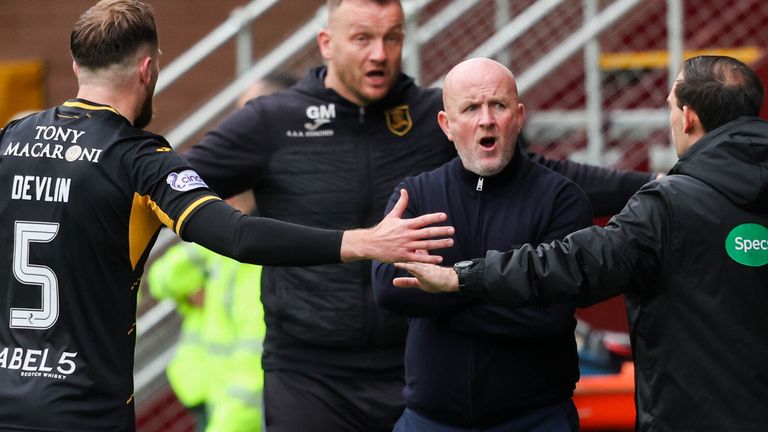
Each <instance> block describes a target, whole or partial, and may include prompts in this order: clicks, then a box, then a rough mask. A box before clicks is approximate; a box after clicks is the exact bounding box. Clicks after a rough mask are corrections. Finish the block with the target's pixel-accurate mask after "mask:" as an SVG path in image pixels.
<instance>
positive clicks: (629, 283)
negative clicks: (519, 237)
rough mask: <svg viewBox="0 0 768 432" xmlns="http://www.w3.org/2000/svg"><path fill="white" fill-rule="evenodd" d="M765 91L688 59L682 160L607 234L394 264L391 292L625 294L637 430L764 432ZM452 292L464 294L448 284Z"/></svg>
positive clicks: (681, 96) (675, 98) (745, 70)
mask: <svg viewBox="0 0 768 432" xmlns="http://www.w3.org/2000/svg"><path fill="white" fill-rule="evenodd" d="M762 100H763V86H762V84H761V83H760V80H759V78H758V77H757V76H756V75H755V73H754V72H753V71H752V70H750V69H749V67H747V66H746V65H744V64H743V63H741V62H739V61H738V60H735V59H732V58H730V57H721V56H702V57H694V58H691V59H689V60H687V61H686V62H685V64H684V66H683V71H682V72H681V73H680V75H679V76H678V79H677V81H676V82H675V84H674V86H673V88H672V91H671V92H670V94H669V97H668V98H667V102H668V103H669V108H670V116H669V119H670V128H671V131H672V138H673V142H674V144H675V147H676V149H677V153H678V156H679V157H680V160H679V161H678V163H677V164H676V165H675V166H674V167H673V168H672V169H671V170H670V172H669V175H668V176H666V177H665V178H663V179H661V180H659V181H656V182H653V183H651V184H648V185H646V186H644V187H643V188H642V189H641V190H640V191H639V192H638V193H637V194H635V195H634V196H633V197H632V198H631V199H630V201H629V203H628V204H627V206H626V207H625V208H624V210H623V211H622V212H621V213H620V214H619V215H617V216H616V217H614V218H613V219H612V220H611V221H610V222H609V224H608V226H607V227H606V228H598V227H592V228H588V229H585V230H581V231H578V232H575V233H573V234H570V235H569V236H567V237H566V238H565V240H564V241H555V242H552V243H551V244H542V245H539V246H538V247H535V246H532V245H525V246H523V247H522V248H520V249H517V250H512V251H510V252H505V253H502V252H496V251H489V252H487V254H486V255H485V259H477V260H473V265H471V266H469V268H466V269H460V270H459V271H458V273H457V271H455V270H452V269H446V268H442V267H437V266H429V265H427V266H420V265H418V264H402V265H400V266H401V267H403V268H404V269H407V270H408V271H411V272H412V273H413V274H414V275H416V276H417V277H418V279H416V278H403V279H398V280H396V281H395V285H396V286H400V287H414V286H416V287H421V288H423V289H427V290H431V291H456V290H460V291H461V292H463V293H464V294H465V295H468V296H472V297H481V298H485V299H487V300H489V301H494V302H498V303H501V304H505V305H508V306H514V305H521V304H526V303H536V304H539V303H540V304H548V303H551V302H557V301H562V300H566V301H576V302H578V304H580V305H589V304H593V303H596V302H599V301H601V300H603V299H606V298H608V297H611V296H614V295H617V294H620V293H624V294H625V296H626V301H627V309H628V315H629V321H630V325H629V328H630V332H631V337H632V346H633V350H634V358H635V374H636V376H635V381H636V403H637V420H636V425H637V429H638V430H640V431H681V430H727V431H736V430H738V431H759V430H765V428H766V425H768V411H766V410H765V401H766V400H768V385H767V384H766V383H768V345H766V344H765V341H766V339H767V338H768V320H766V318H765V316H766V315H765V307H764V306H765V304H766V303H767V302H768V290H766V286H767V285H766V281H768V228H767V227H768V211H767V210H766V209H767V208H768V207H767V206H766V203H768V175H767V174H766V173H768V123H767V122H765V121H764V120H762V119H760V118H758V117H757V116H758V114H759V112H760V107H761V105H762ZM459 287H461V288H459Z"/></svg>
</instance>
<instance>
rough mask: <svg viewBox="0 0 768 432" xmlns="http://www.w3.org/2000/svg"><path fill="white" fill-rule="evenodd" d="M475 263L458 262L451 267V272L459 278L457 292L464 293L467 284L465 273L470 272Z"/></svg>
mask: <svg viewBox="0 0 768 432" xmlns="http://www.w3.org/2000/svg"><path fill="white" fill-rule="evenodd" d="M474 265H475V262H474V261H472V260H466V261H459V262H457V263H456V264H454V265H453V271H455V272H456V274H457V275H458V276H459V291H464V288H465V287H466V283H467V273H469V271H470V270H472V267H474Z"/></svg>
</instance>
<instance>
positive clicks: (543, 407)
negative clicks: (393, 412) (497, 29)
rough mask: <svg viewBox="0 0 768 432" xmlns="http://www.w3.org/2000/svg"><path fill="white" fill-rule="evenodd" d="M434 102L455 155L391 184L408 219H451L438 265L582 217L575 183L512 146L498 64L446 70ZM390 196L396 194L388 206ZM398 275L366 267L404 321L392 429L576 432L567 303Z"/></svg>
mask: <svg viewBox="0 0 768 432" xmlns="http://www.w3.org/2000/svg"><path fill="white" fill-rule="evenodd" d="M443 102H444V106H445V110H444V111H441V112H440V115H439V117H438V119H439V121H440V125H441V127H442V129H443V131H444V132H445V134H446V135H447V136H448V137H449V139H450V140H451V141H453V143H454V145H455V146H456V149H457V150H458V153H459V157H458V158H454V159H453V160H451V161H450V162H448V163H446V164H444V165H442V166H441V167H439V168H437V169H435V170H433V171H430V172H427V173H423V174H420V175H418V176H416V177H409V178H407V179H405V180H404V181H403V182H402V183H401V184H400V186H399V188H403V189H406V190H408V195H409V196H410V197H411V199H410V201H409V206H408V210H407V213H408V215H410V216H418V215H420V214H423V213H430V212H433V211H436V210H439V211H441V212H445V213H447V214H448V220H449V222H450V223H451V224H453V225H454V226H455V227H456V230H457V235H456V236H454V245H453V247H451V248H448V249H445V250H443V251H440V254H441V255H442V256H443V258H444V261H443V262H444V263H456V262H459V261H462V260H466V259H469V258H472V257H474V256H477V255H478V254H480V253H484V252H485V251H486V250H488V249H508V248H510V247H512V246H513V245H518V244H523V243H541V242H543V241H552V240H555V239H558V238H562V236H564V235H565V234H567V233H569V232H572V231H574V230H577V229H581V228H584V227H587V226H589V225H591V223H592V209H591V206H590V204H589V201H588V200H587V197H586V196H585V195H584V193H583V192H582V191H581V189H579V187H578V186H576V185H575V184H574V183H572V182H571V181H569V180H568V179H566V178H565V177H563V176H561V175H559V174H557V173H555V172H552V171H550V170H548V169H546V168H543V167H542V166H540V165H539V164H537V163H535V162H533V161H531V160H530V159H529V158H528V157H527V156H526V155H524V154H523V153H522V152H520V150H519V149H518V148H517V145H516V140H517V135H518V134H519V132H520V128H521V127H522V125H523V121H524V118H525V108H524V106H523V104H522V103H520V102H519V101H518V99H517V88H516V84H515V78H514V76H513V75H512V73H511V72H510V71H509V70H508V69H507V68H506V67H504V66H503V65H501V64H499V63H497V62H495V61H493V60H490V59H485V58H476V59H470V60H467V61H464V62H462V63H460V64H458V65H457V66H456V67H454V68H453V69H451V71H450V72H449V73H448V74H447V75H446V77H445V82H444V85H443ZM396 201H397V196H396V194H393V196H392V197H391V198H390V203H389V208H392V207H393V206H394V204H395V202H396ZM395 272H396V270H395V268H394V266H393V265H392V264H384V263H378V262H376V263H374V270H373V275H374V279H373V288H374V292H375V293H376V300H377V302H378V303H379V305H380V306H382V307H384V308H386V309H389V310H392V311H394V312H396V313H399V314H401V315H405V316H408V317H409V320H408V324H409V330H408V338H407V342H406V348H405V381H406V384H405V391H404V395H405V401H406V406H407V408H406V410H405V413H404V414H403V416H402V417H401V418H400V420H399V421H398V422H397V425H396V427H395V430H396V431H398V432H406V431H421V430H430V431H443V430H450V431H453V432H459V431H464V430H466V431H472V430H477V428H491V429H492V430H503V431H507V432H514V431H519V432H534V431H540V432H558V431H560V432H572V431H577V430H578V428H579V420H578V415H577V414H576V408H575V407H574V405H573V402H572V401H571V395H572V394H573V389H574V386H575V384H576V381H577V380H578V379H579V367H578V356H577V354H576V342H575V340H574V328H575V325H576V320H575V319H574V317H573V313H574V304H573V303H572V302H571V303H562V304H557V305H551V306H547V307H539V306H526V307H521V308H514V309H513V308H507V307H500V306H496V305H492V304H489V303H486V302H482V301H477V300H475V299H472V298H469V297H465V296H461V295H458V294H456V293H450V294H446V295H443V296H433V295H429V294H426V293H422V292H420V291H415V290H401V289H398V288H395V287H394V286H393V285H392V279H393V276H394V275H395ZM398 272H399V273H398V275H404V274H405V272H403V271H402V270H398ZM435 358H439V359H441V362H440V365H439V366H436V365H435V364H434V362H433V359H435Z"/></svg>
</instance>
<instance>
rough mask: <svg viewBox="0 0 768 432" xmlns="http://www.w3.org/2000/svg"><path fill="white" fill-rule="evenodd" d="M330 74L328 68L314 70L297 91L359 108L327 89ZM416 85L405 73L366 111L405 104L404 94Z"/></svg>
mask: <svg viewBox="0 0 768 432" xmlns="http://www.w3.org/2000/svg"><path fill="white" fill-rule="evenodd" d="M327 73H328V67H327V66H320V67H316V68H313V69H311V70H310V71H309V73H307V75H305V76H304V78H303V79H302V80H301V81H299V83H298V84H296V89H297V90H299V91H303V92H306V93H309V94H312V95H315V96H319V97H321V98H323V99H324V100H326V101H328V102H333V103H336V104H339V105H346V106H350V107H358V106H357V105H356V104H353V103H352V102H350V101H348V100H347V99H344V98H343V97H341V95H339V94H338V93H337V92H336V91H335V90H333V89H330V88H327V87H326V86H325V76H326V74H327ZM415 85H416V83H415V82H414V81H413V78H411V77H409V76H408V75H406V74H404V73H402V72H401V73H400V75H399V76H398V77H397V79H396V80H395V83H394V85H393V86H392V89H390V90H389V92H388V93H387V94H386V95H385V96H384V97H383V98H382V99H381V100H378V101H376V102H374V103H372V104H370V105H368V106H367V107H366V110H370V109H389V108H391V107H393V106H395V105H400V104H402V103H403V97H402V94H403V93H404V92H406V91H407V90H408V89H409V88H410V87H413V86H415Z"/></svg>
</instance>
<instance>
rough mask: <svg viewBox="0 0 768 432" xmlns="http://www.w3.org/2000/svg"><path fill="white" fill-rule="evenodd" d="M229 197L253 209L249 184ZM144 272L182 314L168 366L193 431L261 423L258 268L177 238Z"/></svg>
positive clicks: (268, 89)
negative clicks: (177, 241)
mask: <svg viewBox="0 0 768 432" xmlns="http://www.w3.org/2000/svg"><path fill="white" fill-rule="evenodd" d="M295 81H296V80H294V79H292V78H291V77H290V76H288V75H282V74H280V75H278V74H274V75H268V76H266V77H265V78H263V79H261V80H258V81H256V82H254V83H253V84H251V86H249V87H248V89H246V91H244V92H243V94H242V95H241V97H240V98H238V101H237V103H236V106H237V107H238V108H239V107H242V106H243V105H245V103H246V102H247V101H249V100H251V99H254V98H256V97H259V96H263V95H266V94H270V93H273V92H275V91H277V90H280V89H283V88H287V87H290V86H291V85H293V84H294V83H295ZM227 203H229V204H230V205H232V206H233V207H234V208H236V209H238V210H240V211H242V212H243V213H246V214H253V212H254V210H255V207H254V202H253V194H252V192H250V191H246V192H243V193H241V194H238V195H235V196H234V197H231V198H229V199H227ZM147 279H148V283H149V290H150V292H151V293H152V295H153V296H154V297H155V298H156V299H158V300H165V299H169V300H172V301H174V302H175V303H176V310H177V311H178V312H179V314H180V315H181V317H182V324H181V335H180V337H179V342H178V345H177V347H176V353H175V354H174V357H173V359H172V360H171V361H170V363H169V364H168V367H167V370H166V372H167V376H168V382H169V383H170V385H171V388H172V389H173V391H174V393H175V394H176V396H177V397H178V399H179V401H180V402H181V403H182V404H183V405H184V406H186V407H187V408H188V409H189V410H190V411H191V412H192V413H193V415H194V417H195V424H196V430H198V431H200V432H202V431H205V430H208V431H211V432H236V431H242V432H258V431H259V430H261V423H262V415H261V411H262V403H263V402H262V387H263V383H264V377H263V372H262V368H261V351H262V343H263V341H264V334H265V332H266V328H265V324H264V310H263V307H262V305H261V299H260V292H261V289H260V288H261V287H260V284H259V283H256V284H254V283H253V282H254V281H260V280H261V267H260V266H255V265H250V264H241V263H239V262H237V261H234V260H232V259H229V258H227V257H224V256H221V255H219V254H216V253H214V252H211V251H209V250H207V249H205V248H204V247H202V246H199V245H196V244H194V243H185V242H182V243H179V244H176V245H174V246H172V247H171V248H169V249H168V250H167V251H166V252H165V253H164V254H163V255H162V256H161V257H159V258H158V259H157V261H155V262H154V263H153V264H152V266H151V267H150V269H149V272H148V273H147ZM200 370H204V371H205V373H199V372H198V371H200Z"/></svg>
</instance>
